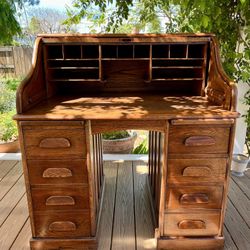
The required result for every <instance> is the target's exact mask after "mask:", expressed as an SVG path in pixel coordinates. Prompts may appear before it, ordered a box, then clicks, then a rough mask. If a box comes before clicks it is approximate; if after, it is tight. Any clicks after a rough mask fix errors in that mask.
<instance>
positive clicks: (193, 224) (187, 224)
mask: <svg viewBox="0 0 250 250" xmlns="http://www.w3.org/2000/svg"><path fill="white" fill-rule="evenodd" d="M178 227H179V229H206V223H205V222H204V221H203V220H182V221H180V222H179V223H178Z"/></svg>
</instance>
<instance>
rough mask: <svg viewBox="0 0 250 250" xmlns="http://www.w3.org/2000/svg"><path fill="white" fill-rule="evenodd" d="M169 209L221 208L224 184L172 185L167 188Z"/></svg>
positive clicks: (167, 205)
mask: <svg viewBox="0 0 250 250" xmlns="http://www.w3.org/2000/svg"><path fill="white" fill-rule="evenodd" d="M167 190H168V192H167V202H166V207H167V208H168V209H179V208H185V209H186V208H208V209H220V208H221V202H222V195H223V186H196V187H195V186H185V187H183V186H170V187H168V188H167Z"/></svg>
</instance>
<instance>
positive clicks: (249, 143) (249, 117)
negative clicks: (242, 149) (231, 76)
mask: <svg viewBox="0 0 250 250" xmlns="http://www.w3.org/2000/svg"><path fill="white" fill-rule="evenodd" d="M249 87H250V86H249ZM245 103H246V104H247V105H248V106H249V107H250V90H248V91H247V93H246V94H245ZM245 121H246V124H247V133H246V138H245V145H246V147H247V153H248V156H250V108H249V109H248V111H247V113H246V115H245Z"/></svg>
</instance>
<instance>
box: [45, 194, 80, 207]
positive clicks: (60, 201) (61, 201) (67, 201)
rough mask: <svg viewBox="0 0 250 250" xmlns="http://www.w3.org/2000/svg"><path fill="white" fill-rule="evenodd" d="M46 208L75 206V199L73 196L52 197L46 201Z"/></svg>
mask: <svg viewBox="0 0 250 250" xmlns="http://www.w3.org/2000/svg"><path fill="white" fill-rule="evenodd" d="M45 204H46V206H59V205H60V206H73V205H75V199H74V198H73V197H71V196H50V197H48V198H47V199H46V203H45Z"/></svg>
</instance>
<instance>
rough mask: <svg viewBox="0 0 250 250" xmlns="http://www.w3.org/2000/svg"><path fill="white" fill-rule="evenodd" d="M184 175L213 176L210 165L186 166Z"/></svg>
mask: <svg viewBox="0 0 250 250" xmlns="http://www.w3.org/2000/svg"><path fill="white" fill-rule="evenodd" d="M182 175H183V176H193V177H197V176H211V169H210V168H209V167H208V166H195V167H192V166H190V167H185V168H184V169H183V172H182Z"/></svg>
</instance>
